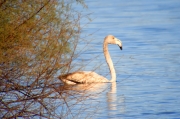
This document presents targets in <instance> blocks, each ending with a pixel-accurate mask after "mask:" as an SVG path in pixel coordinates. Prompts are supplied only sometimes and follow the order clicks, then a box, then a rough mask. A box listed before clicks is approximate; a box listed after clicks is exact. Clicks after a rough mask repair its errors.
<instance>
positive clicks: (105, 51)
mask: <svg viewBox="0 0 180 119" xmlns="http://www.w3.org/2000/svg"><path fill="white" fill-rule="evenodd" d="M103 50H104V56H105V58H106V62H107V64H108V66H109V70H110V72H111V80H110V82H115V81H116V71H115V69H114V65H113V62H112V59H111V56H110V54H109V51H108V43H107V42H106V41H105V42H104V44H103Z"/></svg>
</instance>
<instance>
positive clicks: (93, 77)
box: [59, 35, 122, 84]
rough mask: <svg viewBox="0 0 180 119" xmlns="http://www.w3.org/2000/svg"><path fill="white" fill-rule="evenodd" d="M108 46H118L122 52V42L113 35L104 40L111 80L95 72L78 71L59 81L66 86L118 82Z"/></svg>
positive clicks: (62, 76)
mask: <svg viewBox="0 0 180 119" xmlns="http://www.w3.org/2000/svg"><path fill="white" fill-rule="evenodd" d="M108 44H117V45H119V47H120V49H121V50H122V42H121V41H120V40H118V39H117V38H115V37H114V36H112V35H108V36H106V37H105V39H104V44H103V51H104V56H105V58H106V62H107V64H108V66H109V70H110V73H111V80H108V79H106V78H105V77H103V76H101V75H99V74H97V73H95V72H93V71H77V72H73V73H69V74H64V75H60V76H59V79H60V80H61V81H62V82H64V83H65V84H84V83H107V82H115V81H116V72H115V69H114V65H113V62H112V60H111V57H110V54H109V52H108Z"/></svg>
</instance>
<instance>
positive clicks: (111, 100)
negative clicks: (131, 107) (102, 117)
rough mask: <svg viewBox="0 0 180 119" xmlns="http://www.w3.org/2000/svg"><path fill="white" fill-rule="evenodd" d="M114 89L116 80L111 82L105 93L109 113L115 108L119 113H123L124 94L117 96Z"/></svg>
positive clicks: (111, 113) (112, 112)
mask: <svg viewBox="0 0 180 119" xmlns="http://www.w3.org/2000/svg"><path fill="white" fill-rule="evenodd" d="M116 91H117V88H116V82H113V83H112V85H111V90H110V91H109V92H108V93H107V104H108V109H109V111H108V112H109V115H113V114H114V113H115V111H116V110H119V111H120V113H125V104H124V101H125V100H124V95H122V96H118V97H117V94H116Z"/></svg>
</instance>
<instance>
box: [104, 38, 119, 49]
mask: <svg viewBox="0 0 180 119" xmlns="http://www.w3.org/2000/svg"><path fill="white" fill-rule="evenodd" d="M105 41H106V42H107V43H109V44H117V45H118V46H119V48H120V49H121V50H122V42H121V40H119V39H117V38H116V37H114V36H113V35H108V36H106V37H105Z"/></svg>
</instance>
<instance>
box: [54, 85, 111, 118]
mask: <svg viewBox="0 0 180 119" xmlns="http://www.w3.org/2000/svg"><path fill="white" fill-rule="evenodd" d="M108 87H109V83H93V84H78V85H63V86H60V87H59V88H57V89H56V91H57V92H58V93H61V97H60V98H61V102H59V103H61V107H62V108H63V110H64V111H63V112H62V117H69V118H71V117H72V118H74V117H81V118H87V117H91V116H94V113H96V112H98V111H99V110H101V107H100V106H99V104H100V103H101V102H100V101H98V100H99V98H100V97H101V96H102V93H103V92H104V91H107V89H108ZM89 99H90V100H91V101H90V100H89ZM62 108H61V109H60V110H62ZM73 110H76V111H73ZM84 116H85V117H84Z"/></svg>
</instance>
